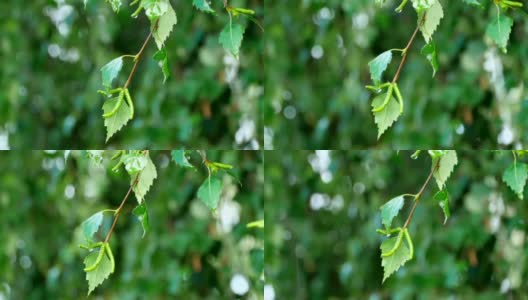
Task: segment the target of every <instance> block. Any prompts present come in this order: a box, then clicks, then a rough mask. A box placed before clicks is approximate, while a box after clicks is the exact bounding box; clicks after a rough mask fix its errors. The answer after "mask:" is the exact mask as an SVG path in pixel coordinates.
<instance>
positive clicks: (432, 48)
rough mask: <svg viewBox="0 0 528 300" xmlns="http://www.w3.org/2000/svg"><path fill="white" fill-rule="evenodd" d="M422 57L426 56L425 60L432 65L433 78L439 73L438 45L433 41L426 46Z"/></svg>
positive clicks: (422, 51)
mask: <svg viewBox="0 0 528 300" xmlns="http://www.w3.org/2000/svg"><path fill="white" fill-rule="evenodd" d="M421 53H422V55H424V56H425V58H426V59H427V60H428V61H429V63H430V64H431V67H432V68H433V77H434V76H435V75H436V71H438V57H437V54H436V45H435V43H434V42H433V41H431V42H429V44H426V45H425V46H424V47H423V48H422V50H421Z"/></svg>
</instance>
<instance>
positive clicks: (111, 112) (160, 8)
mask: <svg viewBox="0 0 528 300" xmlns="http://www.w3.org/2000/svg"><path fill="white" fill-rule="evenodd" d="M87 2H88V0H85V5H86V3H87ZM108 2H109V3H110V4H111V5H112V9H113V10H114V11H115V12H116V13H117V12H119V9H120V7H121V5H122V3H121V0H110V1H108ZM135 5H137V9H136V10H135V12H134V13H133V14H132V17H133V18H136V17H138V16H139V14H140V13H141V12H142V11H144V14H145V15H146V17H147V18H148V19H149V20H150V24H151V33H150V34H149V36H148V37H147V39H146V41H145V43H144V44H143V46H142V47H141V49H140V50H139V52H138V53H137V54H135V55H122V56H120V57H118V58H115V59H113V60H112V61H110V62H109V63H107V64H106V65H105V66H103V67H102V68H101V77H102V84H103V86H104V88H105V89H104V90H100V91H99V93H101V94H103V95H105V96H106V97H107V100H106V101H105V103H104V104H103V108H102V109H103V118H104V125H105V127H106V129H107V134H106V141H107V142H108V140H109V139H110V138H111V137H112V136H113V135H114V134H115V133H116V132H118V131H119V130H120V129H121V128H123V126H125V125H126V124H127V123H128V122H129V121H130V120H132V119H133V118H134V103H133V100H132V97H131V95H130V91H129V85H130V83H131V79H132V77H133V75H134V72H135V70H136V67H137V64H138V63H139V60H140V58H141V56H142V54H143V51H144V50H145V47H146V46H147V43H148V42H149V40H150V39H151V38H152V37H153V38H154V41H155V43H156V46H157V48H158V51H157V52H156V53H155V54H154V55H153V57H152V58H153V59H154V60H155V61H157V62H158V64H159V66H160V68H161V71H162V73H163V83H165V82H166V81H167V78H169V76H170V71H169V70H170V68H169V59H168V51H167V50H166V49H165V42H166V40H167V39H168V38H169V36H170V34H171V32H172V31H173V28H174V26H175V25H176V24H177V16H176V12H175V10H174V8H173V7H172V5H171V3H170V1H169V0H135V1H132V2H131V3H130V6H135ZM193 5H194V6H195V7H196V8H197V9H198V10H200V11H203V12H206V13H210V14H216V11H215V10H214V9H213V8H212V7H211V5H210V3H209V2H208V1H207V0H193ZM224 7H225V10H226V11H227V13H228V15H229V22H228V23H227V24H226V26H225V27H224V29H223V30H222V31H221V33H220V35H219V38H218V41H219V43H220V44H221V45H222V46H223V48H224V49H225V50H226V51H227V52H229V53H231V54H232V55H233V56H234V57H236V58H237V59H238V57H239V52H240V47H241V45H242V40H243V37H244V31H245V27H244V26H243V25H242V23H239V22H234V21H233V19H235V18H237V17H239V16H241V15H242V16H247V17H248V18H249V19H250V20H252V21H254V22H255V23H256V24H258V25H259V23H258V21H256V19H255V18H254V15H255V11H253V10H251V9H246V8H239V7H232V6H230V5H229V4H228V2H227V0H226V1H224ZM259 26H260V25H259ZM125 58H130V59H131V60H132V61H133V67H132V71H131V73H130V75H129V77H128V79H127V81H126V82H125V83H124V85H123V86H120V87H117V88H114V87H113V81H114V79H116V78H117V77H118V75H119V73H120V71H121V69H122V68H123V62H124V59H125Z"/></svg>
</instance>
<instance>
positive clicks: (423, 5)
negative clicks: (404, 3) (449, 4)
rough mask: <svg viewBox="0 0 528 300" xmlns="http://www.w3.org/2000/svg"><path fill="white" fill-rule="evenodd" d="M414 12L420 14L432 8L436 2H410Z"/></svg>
mask: <svg viewBox="0 0 528 300" xmlns="http://www.w3.org/2000/svg"><path fill="white" fill-rule="evenodd" d="M411 1H412V4H413V7H414V9H415V10H416V12H418V13H420V12H423V11H424V10H427V9H429V8H430V7H432V6H433V5H434V4H435V2H437V0H411Z"/></svg>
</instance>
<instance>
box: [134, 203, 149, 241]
mask: <svg viewBox="0 0 528 300" xmlns="http://www.w3.org/2000/svg"><path fill="white" fill-rule="evenodd" d="M132 213H133V214H134V216H136V217H137V218H138V221H139V222H140V223H141V226H142V227H143V236H142V237H145V234H146V233H147V231H149V229H150V224H149V219H148V210H147V203H146V202H145V201H143V203H141V204H140V205H138V206H136V208H134V210H133V211H132Z"/></svg>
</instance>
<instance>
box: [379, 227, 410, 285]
mask: <svg viewBox="0 0 528 300" xmlns="http://www.w3.org/2000/svg"><path fill="white" fill-rule="evenodd" d="M397 240H398V238H397V237H392V238H389V239H387V240H385V241H384V242H383V243H382V244H381V247H380V248H381V253H382V254H383V253H387V252H389V251H391V249H392V248H394V246H395V245H396V242H397ZM410 259H411V252H410V251H409V247H407V245H406V244H404V243H401V244H400V246H399V247H398V249H396V251H395V252H394V254H392V255H390V256H385V257H384V256H382V257H381V266H382V267H383V271H384V272H383V281H382V282H385V279H387V278H389V276H390V275H391V274H392V273H394V272H396V271H398V269H399V268H400V267H401V266H403V265H404V264H405V263H406V262H407V261H408V260H410Z"/></svg>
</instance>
